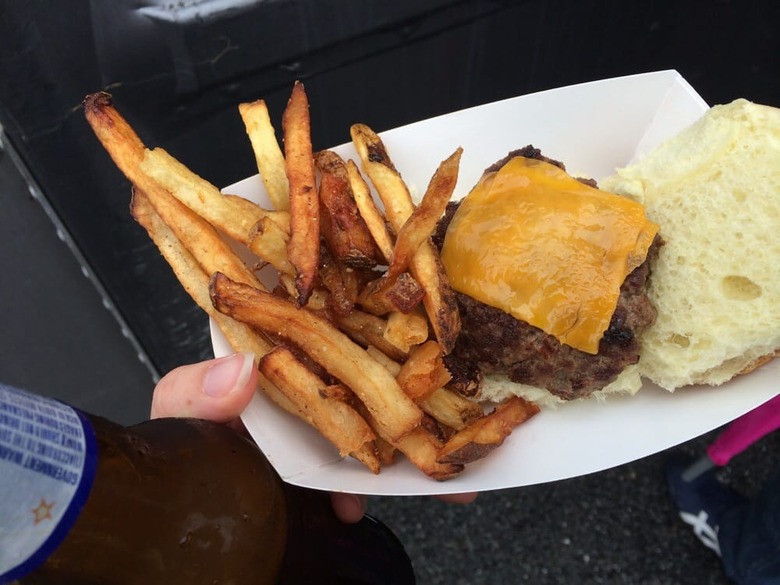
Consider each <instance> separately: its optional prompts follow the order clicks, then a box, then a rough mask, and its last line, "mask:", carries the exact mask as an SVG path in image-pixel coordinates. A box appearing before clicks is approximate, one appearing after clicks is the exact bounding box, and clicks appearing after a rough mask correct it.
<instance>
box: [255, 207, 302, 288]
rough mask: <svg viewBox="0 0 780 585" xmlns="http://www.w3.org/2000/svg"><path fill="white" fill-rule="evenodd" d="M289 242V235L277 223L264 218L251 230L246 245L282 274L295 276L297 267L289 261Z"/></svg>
mask: <svg viewBox="0 0 780 585" xmlns="http://www.w3.org/2000/svg"><path fill="white" fill-rule="evenodd" d="M289 240H290V237H289V235H288V234H287V233H286V232H285V231H284V230H283V229H282V228H280V227H279V224H278V223H277V222H275V221H273V220H271V219H270V218H268V217H263V218H261V219H260V220H259V221H258V222H257V223H256V224H255V225H253V226H252V229H250V230H249V234H248V235H247V239H246V241H245V243H246V247H247V248H249V250H250V251H252V252H253V253H254V254H256V255H257V257H258V258H260V259H261V260H263V261H265V262H266V263H268V264H270V265H271V266H273V267H274V268H276V270H277V271H278V272H279V273H280V274H289V275H294V274H295V267H294V266H293V265H292V264H290V261H289V260H288V259H287V243H288V242H289Z"/></svg>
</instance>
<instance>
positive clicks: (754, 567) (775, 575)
mask: <svg viewBox="0 0 780 585" xmlns="http://www.w3.org/2000/svg"><path fill="white" fill-rule="evenodd" d="M718 542H719V545H720V551H721V559H722V561H723V567H724V569H725V571H726V574H727V575H728V576H729V577H730V578H731V579H733V580H734V582H736V583H739V584H740V585H769V584H780V465H779V466H778V467H777V469H776V470H775V471H774V473H773V474H772V475H771V476H770V477H769V479H768V480H767V482H766V483H765V484H764V486H763V487H762V489H761V491H760V492H759V493H758V495H757V496H756V497H755V498H754V499H752V500H751V501H749V502H747V503H746V504H744V505H742V506H738V507H736V508H733V509H729V510H726V511H724V512H723V514H721V516H720V519H719V526H718Z"/></svg>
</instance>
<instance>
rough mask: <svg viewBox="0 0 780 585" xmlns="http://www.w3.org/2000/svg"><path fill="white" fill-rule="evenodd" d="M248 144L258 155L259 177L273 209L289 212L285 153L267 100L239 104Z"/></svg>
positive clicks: (288, 185)
mask: <svg viewBox="0 0 780 585" xmlns="http://www.w3.org/2000/svg"><path fill="white" fill-rule="evenodd" d="M238 113H239V114H240V115H241V119H242V120H243V122H244V127H245V128H246V133H247V136H249V142H250V144H251V145H252V150H253V151H254V153H255V161H256V163H257V170H258V172H259V173H260V178H261V179H262V181H263V185H265V190H266V192H267V193H268V198H269V199H270V200H271V205H273V207H274V209H277V210H279V211H285V210H289V209H290V184H289V182H288V181H287V174H286V173H285V168H284V154H283V153H282V149H281V148H280V147H279V142H278V141H277V140H276V131H275V130H274V127H273V124H271V117H270V115H269V114H268V107H267V106H266V103H265V101H264V100H256V101H254V102H248V103H242V104H238Z"/></svg>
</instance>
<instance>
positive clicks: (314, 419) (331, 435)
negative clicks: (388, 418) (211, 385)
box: [259, 347, 380, 473]
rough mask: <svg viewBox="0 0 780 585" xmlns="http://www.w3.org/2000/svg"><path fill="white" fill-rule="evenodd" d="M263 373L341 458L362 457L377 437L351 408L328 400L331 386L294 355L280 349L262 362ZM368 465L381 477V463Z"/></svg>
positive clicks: (340, 402) (334, 399)
mask: <svg viewBox="0 0 780 585" xmlns="http://www.w3.org/2000/svg"><path fill="white" fill-rule="evenodd" d="M259 368H260V371H261V372H262V373H263V375H264V376H265V377H266V378H268V380H270V381H271V382H272V383H273V384H274V385H275V386H276V387H277V388H279V390H281V391H282V392H283V393H284V394H285V396H287V397H288V398H289V399H290V401H291V402H292V403H294V404H296V405H297V406H298V408H299V409H300V410H301V411H302V412H303V413H304V416H305V417H306V420H307V422H308V423H309V424H310V425H312V426H313V427H315V428H316V429H317V430H318V431H320V433H322V435H323V436H324V437H325V438H326V439H328V440H329V441H330V442H331V443H333V444H334V445H335V446H336V447H337V448H338V450H339V453H340V454H341V456H342V457H343V456H346V455H348V454H350V453H353V452H355V453H362V452H361V449H362V448H363V446H364V444H365V443H369V442H373V441H374V439H375V438H376V435H375V433H374V431H373V430H371V427H369V426H368V423H367V422H366V421H365V420H364V419H363V417H362V416H360V414H359V413H358V412H357V411H356V410H355V409H354V408H352V407H351V406H350V405H349V404H347V403H346V402H344V401H342V400H339V399H338V398H335V397H329V396H328V393H329V387H328V385H327V384H326V383H325V382H324V381H323V380H322V379H320V378H319V377H318V376H317V375H315V374H314V373H313V372H312V371H310V370H309V369H308V368H307V367H306V366H304V365H303V364H302V363H301V362H300V361H298V359H297V358H296V357H295V355H293V353H292V352H291V351H290V350H289V349H287V348H284V347H277V348H275V349H274V350H273V351H271V352H270V353H267V354H266V355H264V356H263V358H262V359H261V360H260V365H259ZM369 463H370V464H367V465H368V467H369V468H371V470H372V471H373V472H374V473H379V467H380V464H379V459H378V458H377V457H374V460H373V461H372V462H369Z"/></svg>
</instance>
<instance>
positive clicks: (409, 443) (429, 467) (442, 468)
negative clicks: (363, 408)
mask: <svg viewBox="0 0 780 585" xmlns="http://www.w3.org/2000/svg"><path fill="white" fill-rule="evenodd" d="M393 445H394V446H395V448H396V449H398V450H399V451H400V452H401V453H403V454H404V455H406V457H407V458H408V459H409V461H411V462H412V463H413V464H414V465H415V467H417V468H418V469H420V470H421V471H422V472H423V473H425V474H426V475H428V476H430V477H432V478H433V479H436V480H438V481H445V480H447V479H451V478H453V477H455V476H457V475H459V474H460V473H461V472H462V471H463V468H464V466H463V464H461V463H454V462H449V461H438V460H437V458H438V456H439V452H440V451H441V448H442V447H441V441H440V440H439V439H438V438H437V437H436V436H434V435H433V434H431V432H430V431H428V430H427V429H425V428H423V427H417V428H416V429H414V430H413V431H411V432H410V433H408V434H406V435H404V436H403V437H401V438H400V439H399V440H398V441H396V442H395V443H393Z"/></svg>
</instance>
